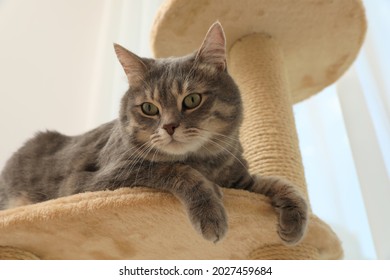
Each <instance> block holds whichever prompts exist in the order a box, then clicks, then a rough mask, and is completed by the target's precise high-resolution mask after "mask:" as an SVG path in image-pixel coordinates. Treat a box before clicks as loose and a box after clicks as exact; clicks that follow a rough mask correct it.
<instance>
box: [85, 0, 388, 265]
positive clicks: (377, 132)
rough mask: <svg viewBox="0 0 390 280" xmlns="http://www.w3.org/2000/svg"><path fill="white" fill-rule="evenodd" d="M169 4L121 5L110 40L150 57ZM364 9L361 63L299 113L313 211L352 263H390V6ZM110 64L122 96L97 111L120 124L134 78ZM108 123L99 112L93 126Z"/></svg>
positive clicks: (113, 10) (106, 33) (113, 14)
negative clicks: (154, 29)
mask: <svg viewBox="0 0 390 280" xmlns="http://www.w3.org/2000/svg"><path fill="white" fill-rule="evenodd" d="M161 3H162V0H159V1H151V0H147V1H142V2H141V1H115V4H111V6H110V7H109V9H107V22H108V24H107V28H105V29H103V30H102V34H103V35H102V41H103V40H104V41H105V42H107V41H110V40H111V42H113V41H115V42H119V43H122V44H123V45H124V46H126V47H128V48H129V49H131V50H133V51H134V52H136V53H138V54H140V55H141V56H150V55H151V52H150V50H149V34H150V27H151V25H152V22H153V18H154V15H155V13H156V11H157V9H158V7H159V5H160V4H161ZM364 4H365V7H366V13H367V19H368V24H369V28H368V33H367V37H366V41H365V44H364V46H363V49H362V51H361V53H360V55H359V57H358V59H357V60H356V62H355V63H354V64H353V66H352V67H351V69H350V70H349V71H348V72H347V73H346V74H345V75H344V76H343V77H342V78H341V79H340V80H339V81H338V82H337V83H336V84H335V85H332V86H330V87H328V88H327V89H325V90H323V92H321V93H319V94H317V95H316V96H314V97H312V98H310V99H308V100H306V101H304V102H301V103H299V104H297V105H295V107H294V113H295V117H296V123H297V128H298V134H299V138H300V146H301V151H302V156H303V162H304V166H305V173H306V178H307V182H308V187H309V195H310V199H311V204H312V208H313V211H314V212H315V213H316V214H317V215H318V216H319V217H320V218H322V219H323V220H324V221H326V222H327V223H328V224H329V225H331V226H332V228H333V229H334V230H335V231H336V233H337V234H338V236H339V237H340V239H341V241H342V243H343V248H344V251H345V258H346V259H377V258H379V259H390V241H389V238H388V236H390V223H389V221H390V204H389V203H386V202H387V201H388V200H389V199H390V183H389V174H390V121H389V120H390V118H389V116H390V80H389V79H386V77H387V76H388V73H390V54H389V52H388V51H387V50H390V37H389V36H388V34H390V19H389V17H388V15H389V14H390V2H389V1H388V0H374V1H372V0H371V1H368V0H366V1H364ZM110 47H111V46H110ZM101 53H102V54H104V53H110V52H105V51H104V49H102V51H101ZM110 54H111V53H110ZM103 61H105V64H104V67H102V71H101V73H102V75H105V77H106V78H105V79H99V82H98V83H97V84H96V90H97V92H99V91H100V92H102V96H103V95H106V92H107V90H108V89H111V92H114V95H113V97H112V98H111V99H110V100H106V102H103V103H102V102H98V103H97V104H95V105H96V106H94V108H95V109H94V110H96V112H102V111H104V110H105V111H106V112H107V106H109V107H110V108H111V109H110V110H109V111H108V112H110V113H111V115H112V116H114V117H115V116H116V114H117V110H118V104H119V102H118V101H119V99H120V96H122V94H123V92H124V91H125V89H126V79H125V78H124V75H123V73H122V69H121V68H120V67H119V64H118V63H117V62H116V61H115V60H114V59H111V58H107V59H106V60H103ZM107 77H112V79H108V78H107ZM102 80H103V81H106V82H102ZM99 106H100V107H99ZM102 106H104V107H105V108H102ZM103 117H104V116H103ZM103 117H102V116H101V115H99V114H98V113H96V114H93V113H92V115H91V120H93V122H99V118H103Z"/></svg>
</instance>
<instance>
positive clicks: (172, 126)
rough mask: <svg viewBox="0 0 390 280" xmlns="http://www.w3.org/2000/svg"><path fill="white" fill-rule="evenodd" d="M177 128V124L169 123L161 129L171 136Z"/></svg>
mask: <svg viewBox="0 0 390 280" xmlns="http://www.w3.org/2000/svg"><path fill="white" fill-rule="evenodd" d="M178 126H179V124H178V123H169V124H164V125H163V128H164V129H165V130H166V131H167V132H168V134H169V135H173V133H175V129H176V128H177V127H178Z"/></svg>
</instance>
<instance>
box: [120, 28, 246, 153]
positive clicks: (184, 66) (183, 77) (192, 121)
mask: <svg viewBox="0 0 390 280" xmlns="http://www.w3.org/2000/svg"><path fill="white" fill-rule="evenodd" d="M115 51H116V53H117V56H118V59H119V61H120V63H121V64H122V66H123V68H124V70H125V73H126V75H127V78H128V81H129V90H128V91H127V92H126V94H125V96H124V97H123V99H122V104H121V110H120V122H121V125H122V128H123V129H122V132H123V133H124V136H125V137H127V139H128V140H129V141H131V142H132V144H136V145H137V146H138V147H140V149H145V150H146V149H150V150H152V149H153V150H157V151H160V152H162V153H163V154H168V155H170V156H179V157H180V156H187V155H189V154H208V153H214V154H215V153H218V152H219V151H221V150H223V149H225V148H226V145H232V143H231V142H232V141H234V140H235V141H237V137H238V129H239V126H240V124H241V120H242V106H241V98H240V93H239V90H238V88H237V86H236V84H235V83H234V81H233V79H232V78H231V76H230V75H229V74H228V72H227V68H226V67H227V64H226V50H225V36H224V32H223V29H222V26H221V25H220V24H219V23H218V22H217V23H215V24H213V25H212V26H211V28H210V29H209V31H208V33H207V35H206V37H205V39H204V41H203V43H202V45H201V47H200V48H199V50H197V51H196V52H194V53H192V54H190V55H187V56H184V57H178V58H166V59H146V58H140V57H138V56H137V55H135V54H133V53H131V52H130V51H128V50H126V49H124V48H123V47H121V46H119V45H115ZM141 147H143V148H141Z"/></svg>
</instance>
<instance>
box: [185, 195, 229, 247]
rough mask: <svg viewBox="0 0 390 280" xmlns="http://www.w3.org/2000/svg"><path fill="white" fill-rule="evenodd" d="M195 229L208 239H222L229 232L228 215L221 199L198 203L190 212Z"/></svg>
mask: <svg viewBox="0 0 390 280" xmlns="http://www.w3.org/2000/svg"><path fill="white" fill-rule="evenodd" d="M189 215H190V220H191V222H192V224H193V225H194V227H195V229H196V230H197V231H198V232H199V233H200V234H201V235H202V236H203V238H205V239H206V240H209V241H212V242H214V243H216V242H218V241H220V240H221V239H222V238H223V237H224V236H225V234H226V232H227V228H228V226H227V216H226V212H225V208H224V207H223V205H222V202H221V201H220V199H211V200H208V201H204V202H202V203H198V204H197V205H196V206H194V207H192V208H191V209H190V212H189Z"/></svg>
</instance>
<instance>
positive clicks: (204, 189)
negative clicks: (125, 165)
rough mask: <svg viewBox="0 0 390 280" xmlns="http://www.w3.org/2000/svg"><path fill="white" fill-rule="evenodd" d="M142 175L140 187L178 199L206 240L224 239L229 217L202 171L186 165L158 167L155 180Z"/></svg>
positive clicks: (155, 168)
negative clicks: (156, 190) (153, 189)
mask: <svg viewBox="0 0 390 280" xmlns="http://www.w3.org/2000/svg"><path fill="white" fill-rule="evenodd" d="M145 171H148V169H146V170H145ZM141 173H142V172H141ZM145 174H147V173H146V172H145ZM138 175H139V176H138V177H139V178H138V180H137V181H138V182H139V185H144V186H149V187H152V188H157V189H162V190H164V191H168V192H171V193H172V194H173V195H174V196H175V197H177V198H178V199H179V200H180V201H181V202H182V203H183V205H184V206H185V209H186V211H187V213H188V217H189V219H190V221H191V223H192V225H193V227H194V228H195V229H196V230H197V231H198V232H199V233H200V234H201V235H202V236H203V237H204V238H205V239H207V240H209V241H213V242H217V241H219V240H220V239H222V238H223V237H224V235H225V234H226V231H227V217H226V213H225V208H224V206H223V204H222V199H221V192H220V190H219V187H218V186H217V185H216V184H215V183H213V182H211V181H209V180H208V179H206V178H205V177H204V176H203V175H202V174H201V173H200V172H198V171H196V170H195V169H193V168H191V167H190V166H187V165H184V164H169V165H168V164H155V165H154V167H153V178H151V177H145V178H142V175H140V174H138Z"/></svg>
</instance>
